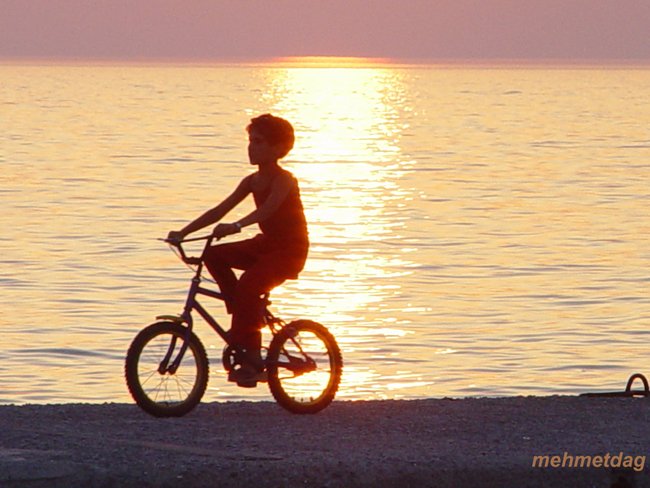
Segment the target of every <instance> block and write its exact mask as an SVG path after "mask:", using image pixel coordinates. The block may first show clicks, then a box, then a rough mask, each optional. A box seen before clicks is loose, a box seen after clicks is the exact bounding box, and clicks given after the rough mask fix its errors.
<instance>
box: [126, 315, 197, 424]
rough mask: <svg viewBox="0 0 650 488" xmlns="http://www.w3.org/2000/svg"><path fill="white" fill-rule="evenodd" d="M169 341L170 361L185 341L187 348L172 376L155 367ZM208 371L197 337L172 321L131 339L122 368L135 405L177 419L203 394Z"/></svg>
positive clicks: (161, 415)
mask: <svg viewBox="0 0 650 488" xmlns="http://www.w3.org/2000/svg"><path fill="white" fill-rule="evenodd" d="M173 338H175V347H174V353H173V354H172V361H173V358H175V357H176V356H177V353H178V351H179V350H180V347H181V346H182V345H183V343H184V342H185V340H186V338H187V340H188V342H189V344H188V348H187V350H186V351H185V354H184V356H183V360H182V361H181V364H180V365H179V368H178V370H177V371H175V373H174V374H169V373H164V374H161V373H160V372H159V371H158V366H159V365H160V363H161V361H162V360H163V358H164V357H165V355H166V354H167V352H168V351H169V350H170V345H171V344H172V340H173ZM209 372H210V368H209V363H208V356H207V354H206V352H205V348H204V347H203V344H201V341H200V340H199V338H198V337H197V336H196V335H195V334H194V333H193V332H190V333H189V335H188V330H187V328H186V327H185V326H182V325H180V324H176V323H173V322H156V323H154V324H151V325H149V326H147V327H145V328H144V329H142V330H141V331H140V332H139V333H138V334H137V335H136V336H135V338H134V339H133V342H132V343H131V346H130V347H129V350H128V352H127V354H126V361H125V365H124V375H125V378H126V384H127V386H128V389H129V392H130V393H131V396H132V397H133V399H134V400H135V403H136V404H137V405H138V406H139V407H140V408H142V409H143V410H144V411H145V412H147V413H149V414H151V415H153V416H155V417H181V416H183V415H185V414H187V413H188V412H190V411H191V410H192V409H193V408H194V407H196V405H198V403H199V402H200V401H201V398H202V397H203V394H204V393H205V390H206V388H207V385H208V377H209ZM170 386H171V387H172V388H170Z"/></svg>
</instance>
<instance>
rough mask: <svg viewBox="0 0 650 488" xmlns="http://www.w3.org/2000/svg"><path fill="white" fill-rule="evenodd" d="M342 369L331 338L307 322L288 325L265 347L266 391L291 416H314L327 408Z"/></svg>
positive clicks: (339, 353) (314, 323)
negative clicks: (269, 391)
mask: <svg viewBox="0 0 650 488" xmlns="http://www.w3.org/2000/svg"><path fill="white" fill-rule="evenodd" d="M342 369H343V359H342V357H341V351H340V349H339V346H338V344H337V343H336V340H335V339H334V336H332V334H330V332H329V331H328V330H327V329H326V328H325V327H323V326H322V325H321V324H318V323H316V322H312V321H311V320H297V321H295V322H291V323H290V324H288V325H287V326H285V327H284V328H283V329H282V330H281V331H280V332H278V334H277V335H276V336H275V337H274V338H273V340H272V341H271V345H270V346H269V353H268V358H267V371H268V381H269V389H270V390H271V393H272V394H273V397H274V398H275V400H276V401H277V402H278V403H279V404H280V405H281V406H282V407H284V408H286V409H287V410H289V411H290V412H293V413H316V412H319V411H320V410H322V409H324V408H325V407H327V406H328V405H329V404H330V403H331V402H332V400H333V399H334V396H335V395H336V392H337V390H338V387H339V383H340V381H341V372H342Z"/></svg>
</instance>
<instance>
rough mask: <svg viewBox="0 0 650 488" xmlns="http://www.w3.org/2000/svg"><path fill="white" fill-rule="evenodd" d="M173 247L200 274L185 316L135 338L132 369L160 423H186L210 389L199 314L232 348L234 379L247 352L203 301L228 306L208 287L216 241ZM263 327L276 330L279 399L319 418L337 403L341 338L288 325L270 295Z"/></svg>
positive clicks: (133, 382) (274, 377) (272, 369)
mask: <svg viewBox="0 0 650 488" xmlns="http://www.w3.org/2000/svg"><path fill="white" fill-rule="evenodd" d="M161 240H163V241H165V242H167V243H168V244H169V245H170V247H171V248H172V250H175V251H176V250H177V251H178V254H179V257H180V259H181V260H182V261H183V262H184V263H186V264H187V265H188V266H190V267H192V266H195V268H191V269H193V270H194V276H193V278H192V281H191V283H190V287H189V291H188V294H187V299H186V301H185V307H184V309H183V312H182V313H181V314H180V315H159V316H157V317H156V320H157V322H154V323H153V324H151V325H149V326H147V327H145V328H144V329H142V330H141V331H140V332H139V333H138V334H137V335H136V336H135V338H134V339H133V342H132V343H131V345H130V347H129V349H128V352H127V354H126V361H125V365H124V372H125V378H126V383H127V386H128V389H129V392H130V393H131V396H132V397H133V399H134V400H135V402H136V404H137V405H138V406H140V408H142V409H143V410H144V411H145V412H147V413H149V414H151V415H153V416H156V417H180V416H183V415H185V414H187V413H188V412H190V411H191V410H192V409H193V408H194V407H196V405H198V404H199V402H200V401H201V398H202V397H203V395H204V393H205V390H206V388H207V384H208V377H209V361H208V356H207V354H206V350H205V347H204V346H203V344H202V343H201V341H200V340H199V338H198V336H197V335H196V334H195V333H194V331H193V326H194V321H193V317H192V312H197V313H198V314H199V315H200V316H201V317H202V318H203V319H204V320H205V321H206V322H207V323H208V324H209V325H210V326H211V327H212V329H214V331H215V332H216V333H217V334H218V335H219V336H221V338H222V339H223V341H224V342H225V343H226V345H225V347H224V349H223V353H222V357H221V363H222V365H223V368H224V369H225V371H226V374H227V373H228V372H230V371H231V369H233V368H236V367H237V366H238V365H240V364H241V361H242V358H243V357H244V356H243V354H245V353H244V352H243V351H240V350H239V349H238V348H237V347H236V346H235V345H234V344H232V343H231V341H230V340H229V334H228V332H227V331H226V330H224V329H223V328H222V327H221V326H220V325H219V323H218V322H217V321H216V320H215V319H214V318H213V317H212V315H210V313H209V312H208V311H207V310H206V309H205V308H204V307H203V306H202V305H201V304H200V303H199V302H198V301H197V295H201V296H205V297H209V298H213V299H217V300H221V301H225V297H224V295H223V293H222V292H221V291H215V290H211V289H208V288H205V287H203V286H202V285H201V282H202V271H203V265H204V263H203V256H205V253H206V251H207V250H208V248H209V247H210V246H211V244H212V242H213V240H214V237H213V236H203V237H197V238H192V239H185V240H183V241H171V240H169V239H161ZM199 240H205V241H206V243H205V246H204V248H203V253H202V254H201V257H200V258H195V257H188V256H187V254H186V252H185V250H184V249H183V243H186V242H192V241H199ZM263 298H264V313H263V324H264V326H266V327H269V329H270V331H271V335H272V337H271V341H270V343H269V346H268V348H263V349H262V351H263V352H266V357H265V358H263V362H264V368H265V371H266V373H267V381H268V386H269V389H270V391H271V394H272V395H273V397H274V398H275V400H276V401H277V403H278V404H279V405H281V406H282V407H284V408H285V409H287V410H289V411H290V412H293V413H297V414H312V413H316V412H319V411H321V410H322V409H324V408H325V407H327V406H328V405H329V404H330V403H331V402H332V400H333V399H334V397H335V395H336V392H337V390H338V387H339V383H340V380H341V373H342V368H343V359H342V356H341V351H340V349H339V346H338V344H337V343H336V340H335V338H334V336H333V335H332V334H331V333H330V332H329V331H328V330H327V329H326V328H325V327H324V326H323V325H321V324H319V323H317V322H314V321H312V320H295V321H292V322H290V323H288V324H287V323H285V322H284V321H283V320H282V319H280V318H279V317H276V316H275V315H273V314H272V313H271V311H270V310H269V305H270V303H271V302H270V301H269V294H268V293H267V294H266V295H264V297H263Z"/></svg>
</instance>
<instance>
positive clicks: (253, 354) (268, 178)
mask: <svg viewBox="0 0 650 488" xmlns="http://www.w3.org/2000/svg"><path fill="white" fill-rule="evenodd" d="M246 130H247V131H248V141H249V142H248V157H249V160H250V164H252V165H255V166H257V167H258V170H257V171H256V172H255V173H252V174H250V175H248V176H246V177H245V178H244V179H243V180H242V181H241V182H240V183H239V185H238V186H237V188H236V189H235V191H234V192H233V193H231V194H230V195H229V196H228V197H227V198H226V199H225V200H224V201H222V202H221V203H220V204H218V205H217V206H216V207H214V208H212V209H210V210H208V211H207V212H205V213H204V214H202V215H201V216H199V217H198V218H196V219H195V220H193V221H192V222H190V223H189V224H187V225H186V226H185V227H183V229H181V230H180V231H171V232H170V233H169V235H168V238H169V239H177V240H182V239H183V238H185V236H187V235H188V234H191V233H192V232H195V231H197V230H199V229H203V228H204V227H206V226H208V225H212V224H215V223H217V222H220V221H221V220H222V219H223V218H224V217H225V216H226V214H227V213H228V212H230V210H232V209H233V208H235V207H236V206H237V205H238V204H239V203H241V201H242V200H244V198H246V197H247V196H248V195H249V194H252V195H253V199H254V200H255V206H256V209H255V210H254V211H253V212H251V213H250V214H248V215H246V216H245V217H244V218H242V219H240V220H239V221H237V222H233V223H219V224H218V225H217V226H216V227H215V228H214V231H213V235H214V236H215V237H217V238H222V237H225V236H228V235H231V234H237V233H239V232H241V229H242V228H244V227H247V226H249V225H253V224H258V226H259V228H260V230H261V234H258V235H256V236H255V237H253V238H252V239H246V240H242V241H239V242H232V243H227V244H218V245H214V246H211V247H210V249H209V250H208V252H207V253H206V255H205V257H204V261H205V265H206V267H207V268H208V271H210V274H211V275H212V276H213V277H214V279H215V280H216V282H217V284H218V285H219V288H220V289H221V291H222V293H223V294H224V295H225V296H226V307H227V309H228V311H229V312H230V313H232V322H231V328H230V337H231V339H232V343H233V344H234V345H235V346H237V347H238V348H239V349H240V350H242V351H243V352H244V354H243V357H242V358H240V362H241V366H240V368H238V369H233V370H232V371H231V372H230V373H229V375H228V380H229V381H233V382H235V383H237V384H238V385H239V386H245V387H253V386H256V384H257V382H258V381H264V379H265V373H264V371H263V370H264V364H263V361H262V358H261V355H260V349H261V342H262V334H261V332H260V327H261V325H262V324H261V321H262V313H263V310H264V303H263V302H262V297H261V295H263V294H264V293H268V292H270V291H271V290H272V289H273V288H275V287H276V286H278V285H280V284H282V283H283V282H284V281H285V280H287V279H296V278H297V277H298V273H300V271H302V269H303V267H304V265H305V260H306V259H307V252H308V249H309V239H308V232H307V222H306V220H305V214H304V211H303V206H302V201H301V199H300V190H299V188H298V182H297V180H296V178H295V177H294V176H293V175H292V174H291V173H290V172H289V171H287V170H285V169H283V168H281V167H280V165H279V164H278V161H279V160H280V159H282V158H284V157H285V156H286V155H287V154H288V153H289V151H290V150H291V149H292V148H293V144H294V131H293V127H292V126H291V124H290V123H289V122H287V121H286V120H284V119H282V118H280V117H275V116H273V115H270V114H264V115H261V116H259V117H256V118H254V119H252V120H251V123H250V124H249V125H248V127H247V128H246ZM233 269H240V270H243V271H244V272H243V273H242V274H241V276H240V278H239V279H237V276H236V275H235V273H234V271H233Z"/></svg>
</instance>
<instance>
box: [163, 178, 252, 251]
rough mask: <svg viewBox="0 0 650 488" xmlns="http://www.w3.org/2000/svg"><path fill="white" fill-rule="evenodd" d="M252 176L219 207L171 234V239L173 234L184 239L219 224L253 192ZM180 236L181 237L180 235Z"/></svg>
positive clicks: (244, 180) (245, 179)
mask: <svg viewBox="0 0 650 488" xmlns="http://www.w3.org/2000/svg"><path fill="white" fill-rule="evenodd" d="M249 178H250V176H247V177H246V178H244V179H243V180H242V181H241V182H240V183H239V185H238V186H237V188H236V189H235V191H234V192H232V193H231V194H230V195H229V196H228V197H227V198H226V199H225V200H224V201H223V202H221V203H220V204H219V205H217V206H216V207H214V208H211V209H210V210H208V211H207V212H205V213H204V214H203V215H201V216H200V217H198V218H197V219H195V220H193V221H192V222H190V223H189V224H187V225H186V226H185V227H183V228H182V229H181V230H180V231H178V232H174V231H172V232H170V233H169V234H170V235H169V237H170V238H172V237H173V236H172V233H173V234H176V236H177V237H180V238H181V239H183V238H184V237H185V236H186V235H188V234H191V233H192V232H196V231H197V230H200V229H203V228H204V227H207V226H208V225H212V224H214V223H215V222H219V221H220V220H221V219H222V218H223V217H224V216H225V215H226V214H227V213H228V212H230V211H231V210H232V209H233V208H235V207H236V206H237V205H238V204H239V203H240V202H241V201H242V200H243V199H244V198H246V196H247V195H248V194H249V193H250V192H251V189H250V182H249ZM179 234H180V235H179Z"/></svg>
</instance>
